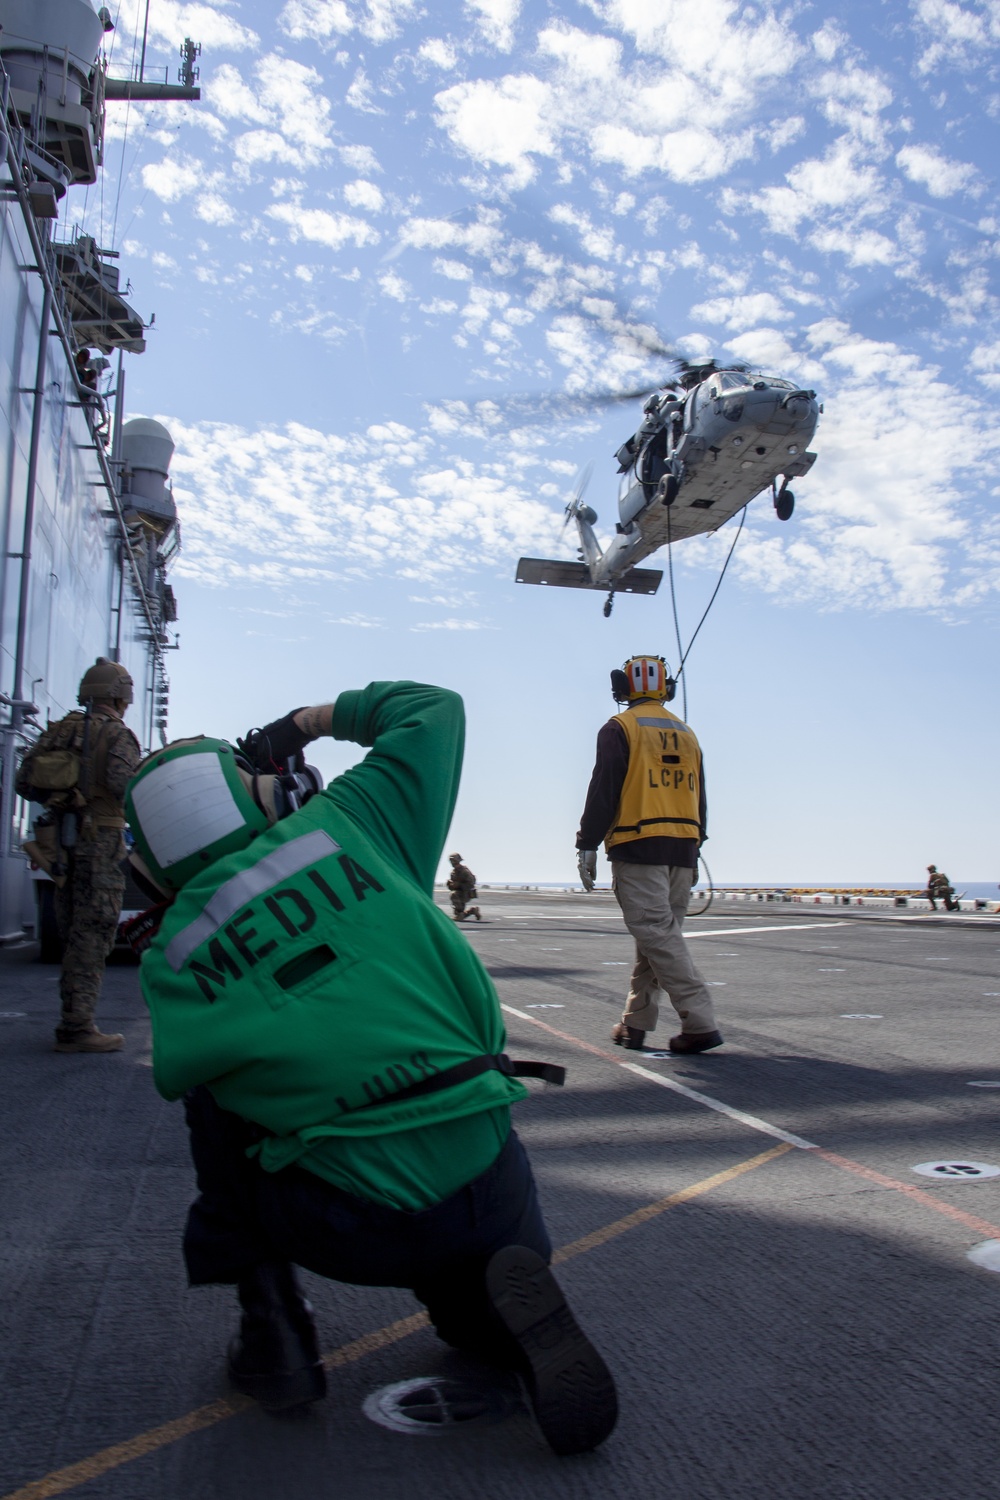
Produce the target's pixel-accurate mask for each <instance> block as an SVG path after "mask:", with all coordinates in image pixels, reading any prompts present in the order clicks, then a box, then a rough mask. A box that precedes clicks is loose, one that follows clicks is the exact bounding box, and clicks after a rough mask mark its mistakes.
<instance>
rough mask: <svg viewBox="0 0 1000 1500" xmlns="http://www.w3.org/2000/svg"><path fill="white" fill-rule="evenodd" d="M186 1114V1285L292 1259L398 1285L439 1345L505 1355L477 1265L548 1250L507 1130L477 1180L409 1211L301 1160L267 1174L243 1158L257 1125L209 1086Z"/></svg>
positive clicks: (190, 1099) (330, 1272) (329, 1272)
mask: <svg viewBox="0 0 1000 1500" xmlns="http://www.w3.org/2000/svg"><path fill="white" fill-rule="evenodd" d="M185 1111H186V1115H187V1122H188V1126H189V1128H190V1132H191V1154H192V1156H193V1157H194V1164H195V1170H196V1172H197V1177H198V1189H199V1196H198V1198H197V1199H196V1201H195V1202H194V1203H193V1204H192V1206H191V1210H190V1212H189V1214H188V1221H187V1228H186V1231H185V1235H184V1258H185V1261H186V1262H187V1270H188V1278H189V1280H190V1282H191V1285H192V1286H200V1285H204V1284H206V1283H209V1282H236V1281H238V1280H239V1279H240V1278H241V1277H242V1276H244V1275H246V1274H247V1273H248V1272H249V1271H251V1270H253V1268H254V1267H255V1266H257V1265H260V1264H261V1263H262V1262H264V1261H287V1262H292V1263H294V1264H295V1265H299V1266H305V1267H306V1269H307V1270H310V1271H315V1272H316V1273H317V1275H319V1276H327V1277H329V1278H330V1280H331V1281H345V1282H349V1283H352V1284H354V1285H357V1286H399V1287H408V1288H410V1290H412V1291H413V1292H414V1293H415V1295H416V1296H417V1297H418V1298H419V1300H420V1301H421V1302H423V1303H424V1304H425V1306H426V1307H427V1311H428V1313H429V1315H430V1318H431V1321H432V1322H433V1324H434V1326H435V1328H436V1329H437V1331H438V1333H439V1334H440V1336H441V1337H442V1338H443V1339H445V1341H446V1342H447V1343H450V1344H454V1345H455V1346H456V1347H458V1348H471V1349H479V1350H481V1351H482V1352H484V1353H503V1345H504V1344H505V1341H506V1338H507V1335H506V1333H505V1332H504V1330H503V1329H502V1325H501V1324H500V1322H499V1319H497V1318H496V1315H495V1314H494V1313H493V1311H492V1309H491V1307H490V1305H489V1303H488V1301H487V1298H486V1289H485V1281H484V1272H485V1269H486V1266H487V1263H488V1262H489V1259H490V1257H491V1256H492V1255H493V1254H494V1253H495V1252H496V1251H497V1250H500V1249H502V1248H503V1247H504V1246H505V1245H527V1246H528V1247H529V1248H530V1249H532V1250H535V1251H537V1253H538V1254H539V1255H541V1256H542V1257H543V1258H544V1259H545V1260H546V1261H548V1259H549V1258H550V1256H551V1254H552V1245H551V1242H550V1240H549V1237H548V1234H547V1232H546V1229H545V1224H544V1222H543V1220H542V1214H541V1209H540V1207H539V1204H538V1197H537V1194H536V1191H535V1182H534V1178H533V1177H532V1173H531V1166H530V1163H529V1162H528V1158H527V1155H526V1153H525V1150H524V1147H523V1146H522V1145H521V1142H520V1141H519V1140H518V1138H517V1136H516V1135H515V1133H514V1131H511V1133H510V1136H509V1138H508V1140H507V1142H506V1144H505V1146H504V1147H503V1150H502V1151H501V1152H500V1155H499V1156H498V1157H497V1159H496V1161H494V1162H493V1164H492V1166H490V1167H488V1168H487V1170H486V1171H485V1172H483V1173H482V1175H481V1176H480V1177H477V1178H475V1179H474V1180H473V1181H472V1182H470V1183H467V1184H466V1186H465V1187H463V1188H460V1189H459V1190H458V1192H457V1193H453V1194H452V1196H451V1197H450V1198H445V1199H444V1201H443V1202H441V1203H437V1204H435V1205H434V1207H433V1208H428V1209H424V1210H423V1211H422V1212H421V1213H407V1212H405V1211H404V1210H402V1209H394V1208H386V1207H384V1206H383V1205H381V1204H378V1203H369V1202H368V1201H367V1200H365V1199H363V1198H355V1197H354V1196H353V1195H352V1194H350V1193H345V1192H343V1191H342V1189H340V1188H337V1187H334V1186H333V1184H332V1183H329V1182H326V1181H324V1179H323V1178H322V1177H317V1175H316V1174H315V1173H314V1172H310V1171H308V1170H306V1168H304V1167H299V1166H292V1167H286V1168H284V1170H283V1171H280V1172H265V1171H264V1170H263V1168H262V1167H261V1166H260V1165H259V1163H258V1161H257V1159H256V1158H248V1157H247V1155H246V1149H247V1147H248V1146H249V1145H251V1144H252V1143H253V1142H254V1141H255V1140H257V1139H259V1132H258V1131H257V1130H256V1129H255V1127H254V1126H252V1125H250V1124H248V1123H247V1121H246V1120H243V1119H241V1118H240V1117H239V1116H238V1115H234V1114H230V1113H229V1112H228V1111H227V1110H224V1109H220V1107H219V1105H218V1104H216V1102H215V1100H214V1098H213V1097H212V1095H211V1094H210V1093H209V1091H208V1089H207V1088H197V1089H193V1090H192V1091H191V1093H190V1094H188V1095H187V1098H186V1099H185Z"/></svg>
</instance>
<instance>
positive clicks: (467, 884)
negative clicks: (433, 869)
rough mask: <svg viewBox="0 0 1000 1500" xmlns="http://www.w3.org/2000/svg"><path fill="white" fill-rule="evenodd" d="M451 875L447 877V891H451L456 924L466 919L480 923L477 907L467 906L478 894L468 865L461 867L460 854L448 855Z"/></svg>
mask: <svg viewBox="0 0 1000 1500" xmlns="http://www.w3.org/2000/svg"><path fill="white" fill-rule="evenodd" d="M448 860H449V863H450V864H451V874H450V875H449V876H448V889H449V891H451V909H452V912H453V913H454V917H455V921H456V922H464V921H465V919H466V917H475V919H476V921H477V922H481V921H482V916H481V914H480V911H479V907H478V906H469V902H470V901H472V900H473V899H474V897H475V896H476V895H478V892H477V890H476V877H475V875H473V873H472V871H471V870H470V869H469V867H468V865H463V863H462V856H461V855H460V854H449V855H448Z"/></svg>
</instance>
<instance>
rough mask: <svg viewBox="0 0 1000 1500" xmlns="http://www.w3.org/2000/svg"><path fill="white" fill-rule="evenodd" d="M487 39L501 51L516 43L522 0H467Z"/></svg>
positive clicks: (466, 2)
mask: <svg viewBox="0 0 1000 1500" xmlns="http://www.w3.org/2000/svg"><path fill="white" fill-rule="evenodd" d="M465 8H466V10H467V11H470V12H471V13H472V15H473V16H474V18H475V19H476V21H477V22H478V25H479V29H480V31H481V32H482V34H483V36H484V37H485V38H486V40H487V41H488V42H489V43H490V44H491V46H494V47H496V48H498V49H499V51H501V52H509V51H510V49H511V47H512V46H513V45H514V23H515V21H516V20H517V18H518V15H519V14H520V10H521V0H465Z"/></svg>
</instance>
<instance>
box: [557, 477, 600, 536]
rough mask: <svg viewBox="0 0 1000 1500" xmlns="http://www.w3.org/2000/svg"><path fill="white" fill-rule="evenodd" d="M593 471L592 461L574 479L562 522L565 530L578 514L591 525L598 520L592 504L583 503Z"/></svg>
mask: <svg viewBox="0 0 1000 1500" xmlns="http://www.w3.org/2000/svg"><path fill="white" fill-rule="evenodd" d="M593 472H594V465H593V464H592V463H585V464H584V466H583V468H582V469H580V470H579V471H578V473H577V476H576V478H575V479H574V481H573V493H572V495H571V497H570V500H569V504H568V505H567V506H566V519H565V520H564V521H563V524H562V529H563V531H565V530H566V527H567V526H568V525H569V523H570V521H573V520H575V519H576V517H577V516H581V517H582V518H583V519H584V520H586V521H589V522H590V524H591V525H593V524H594V522H595V521H596V520H597V516H596V514H595V513H594V511H592V510H591V508H590V506H589V505H583V504H582V503H581V502H582V500H583V497H584V495H585V494H586V493H587V486H588V485H589V484H590V478H591V475H592V474H593Z"/></svg>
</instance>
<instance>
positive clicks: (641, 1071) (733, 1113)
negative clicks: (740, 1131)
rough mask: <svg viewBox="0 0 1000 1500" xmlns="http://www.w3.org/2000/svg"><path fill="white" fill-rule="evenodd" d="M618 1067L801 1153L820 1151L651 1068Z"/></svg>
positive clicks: (800, 1137)
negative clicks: (651, 1070) (783, 1142)
mask: <svg viewBox="0 0 1000 1500" xmlns="http://www.w3.org/2000/svg"><path fill="white" fill-rule="evenodd" d="M618 1066H619V1067H620V1068H626V1069H627V1070H628V1072H629V1073H637V1074H638V1075H639V1077H640V1078H648V1079H649V1081H650V1083H658V1084H659V1085H660V1087H661V1088H663V1089H672V1090H673V1092H674V1093H675V1094H683V1095H684V1097H685V1099H693V1100H694V1102H695V1103H696V1104H704V1105H705V1106H706V1108H707V1109H714V1110H715V1111H716V1112H717V1113H718V1114H720V1115H727V1116H728V1117H729V1119H730V1120H739V1122H740V1124H741V1125H749V1126H750V1129H751V1130H759V1131H760V1132H761V1134H762V1135H773V1136H774V1137H775V1138H776V1139H777V1140H779V1141H787V1143H788V1145H789V1146H798V1148H799V1150H800V1151H818V1150H819V1146H818V1145H817V1144H816V1142H815V1141H807V1140H806V1139H805V1138H804V1137H803V1136H801V1135H792V1133H791V1131H790V1130H782V1129H781V1127H780V1125H771V1124H770V1123H769V1122H768V1121H767V1120H762V1119H760V1118H759V1116H758V1115H748V1114H747V1113H746V1111H745V1110H742V1109H734V1108H733V1106H732V1105H731V1104H723V1102H722V1100H721V1099H713V1098H712V1096H711V1094H700V1093H699V1092H698V1090H697V1089H689V1088H688V1087H687V1085H686V1084H684V1083H678V1082H677V1080H676V1079H674V1078H666V1077H664V1075H663V1074H662V1073H652V1072H650V1070H649V1068H640V1067H639V1065H638V1063H631V1062H620V1063H619V1064H618Z"/></svg>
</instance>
